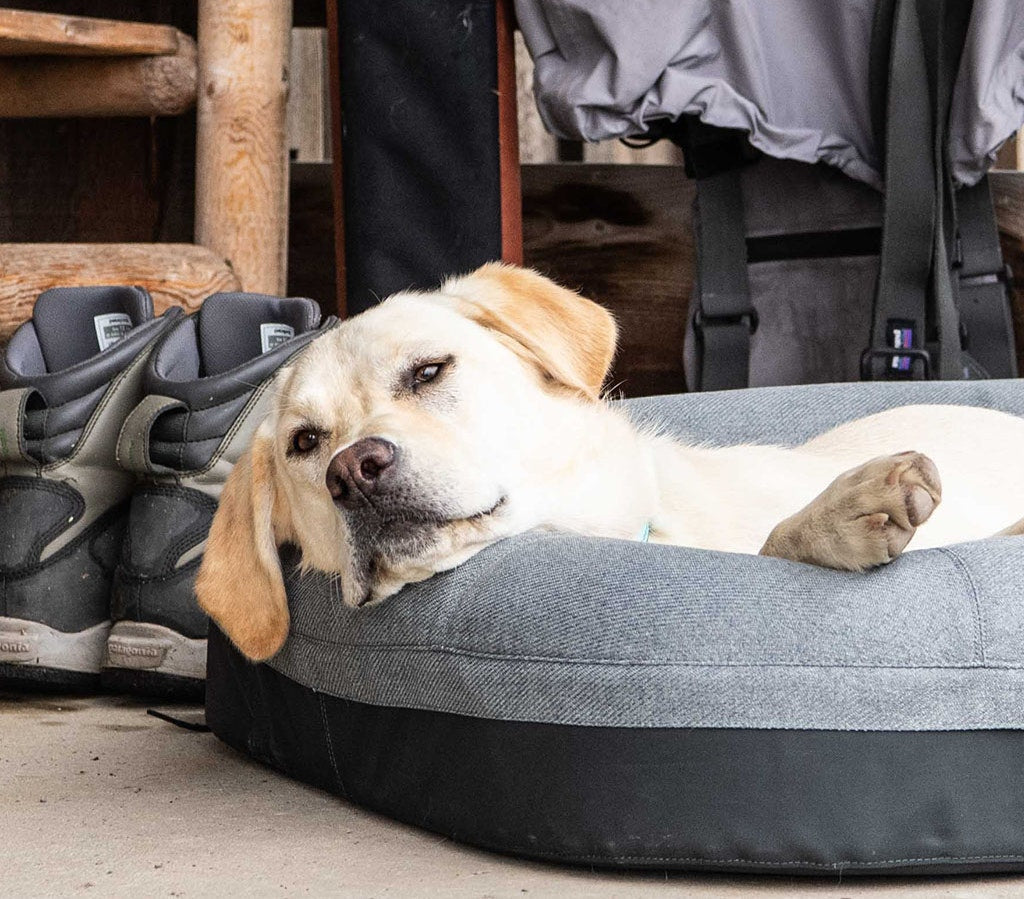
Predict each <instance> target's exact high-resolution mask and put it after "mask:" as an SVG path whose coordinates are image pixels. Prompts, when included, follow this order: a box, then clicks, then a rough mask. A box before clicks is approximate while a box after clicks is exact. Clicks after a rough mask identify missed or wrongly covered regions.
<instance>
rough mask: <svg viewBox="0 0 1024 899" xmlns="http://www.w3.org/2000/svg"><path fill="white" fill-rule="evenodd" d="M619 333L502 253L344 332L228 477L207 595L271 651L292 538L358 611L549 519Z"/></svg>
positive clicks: (252, 648)
mask: <svg viewBox="0 0 1024 899" xmlns="http://www.w3.org/2000/svg"><path fill="white" fill-rule="evenodd" d="M615 335H616V332H615V324H614V322H613V320H612V318H611V316H610V315H609V314H608V313H607V312H606V311H605V310H604V309H602V308H601V307H600V306H598V305H597V304H596V303H592V302H590V301H589V300H586V299H584V298H582V297H580V296H578V295H577V294H575V293H572V292H571V291H568V290H565V289H564V288H561V287H559V286H558V285H556V284H554V283H553V282H551V281H549V280H548V279H546V278H544V277H542V276H540V275H538V274H536V273H535V272H531V271H527V270H524V269H519V268H513V267H510V266H505V265H498V264H491V265H486V266H484V267H483V268H481V269H479V270H478V271H476V272H474V273H473V274H470V275H467V276H464V277H460V278H455V279H453V280H450V281H448V282H447V283H446V284H444V285H443V286H442V287H441V289H440V290H439V291H437V292H434V293H401V294H397V295H395V296H393V297H391V298H390V299H388V300H386V301H385V302H384V303H382V304H381V305H379V306H377V307H376V308H374V309H372V310H370V311H368V312H365V313H363V314H362V315H359V316H356V317H355V318H353V319H350V320H348V321H346V322H345V323H343V324H342V325H341V326H340V327H338V328H337V329H335V330H334V331H331V332H329V333H328V334H326V335H325V336H324V337H322V338H321V339H320V340H318V341H317V342H316V343H314V344H313V345H312V346H310V347H309V349H307V350H306V351H305V352H304V353H303V354H302V356H301V357H300V358H299V359H298V361H297V362H296V363H295V364H294V365H293V366H292V367H291V368H290V369H289V370H288V371H287V372H285V373H284V374H283V376H282V379H281V384H280V390H279V392H278V395H277V397H276V399H275V402H274V408H273V411H272V412H271V413H270V414H269V415H268V417H267V419H266V420H265V421H264V423H263V424H262V426H261V427H260V429H259V430H258V432H257V434H256V436H255V438H254V440H253V443H252V446H251V447H250V449H249V451H248V452H247V453H246V455H245V456H244V457H243V458H242V460H241V461H240V462H239V463H238V465H237V466H236V467H235V469H234V471H233V472H232V473H231V476H230V477H229V478H228V481H227V484H226V485H225V487H224V492H223V495H222V497H221V501H220V507H219V509H218V511H217V515H216V517H215V518H214V522H213V527H212V528H211V530H210V536H209V541H208V543H207V548H206V552H205V557H204V560H203V564H202V567H201V569H200V572H199V576H198V579H197V582H196V593H197V595H198V597H199V601H200V604H201V605H202V607H203V608H204V609H205V610H206V612H207V613H208V614H209V615H210V616H211V617H212V618H213V619H214V620H215V621H216V622H217V623H218V624H219V625H220V627H221V628H222V629H223V630H224V631H225V632H226V633H227V635H228V636H229V637H230V638H231V639H232V640H233V641H234V643H235V644H236V645H237V646H238V648H239V649H240V650H241V651H242V652H243V653H245V655H247V656H249V657H250V658H253V659H264V658H268V657H269V656H271V655H273V654H274V653H275V652H277V650H278V649H280V647H281V645H282V643H283V642H284V640H285V637H286V636H287V633H288V622H289V619H288V606H287V602H286V598H285V590H284V584H283V580H282V575H281V569H280V565H279V562H278V551H277V550H278V546H279V545H281V544H282V543H286V542H289V543H294V544H296V545H297V546H298V547H299V548H300V549H301V550H302V557H303V565H304V566H305V567H308V568H316V569H320V570H322V571H326V572H332V573H336V574H338V575H339V576H340V580H341V594H342V596H343V598H344V601H345V602H346V603H348V604H350V605H354V606H360V605H364V604H367V603H372V602H376V601H379V600H382V599H385V598H386V597H388V596H390V595H392V594H393V593H395V592H397V591H398V590H399V589H400V588H401V587H402V586H404V585H405V584H407V583H411V582H413V581H418V580H423V579H424V578H427V577H430V576H431V575H432V574H434V573H436V572H438V571H443V570H446V569H448V568H452V567H454V566H455V565H458V564H459V563H460V562H462V561H464V560H465V559H467V558H469V556H471V555H473V554H474V553H475V552H477V551H478V550H480V549H481V548H483V547H484V546H486V545H488V544H490V543H493V542H494V541H496V540H498V539H500V538H502V537H505V536H509V535H511V534H515V533H520V532H522V531H525V530H528V529H529V528H531V527H534V526H536V525H537V524H539V523H541V521H542V519H543V515H544V512H543V506H544V496H545V490H547V489H549V486H550V485H552V484H554V483H557V481H558V479H559V477H560V476H561V474H562V473H560V471H559V466H560V465H562V464H564V460H565V459H566V458H567V453H566V452H565V450H566V447H564V446H562V445H560V441H559V439H558V438H556V436H555V434H556V433H557V432H558V431H559V427H558V425H559V422H560V421H563V420H564V419H565V416H566V415H568V414H569V413H570V412H571V410H572V408H573V407H579V405H580V404H581V403H583V404H589V403H594V402H596V401H597V400H598V398H599V393H600V390H601V386H602V384H603V382H604V379H605V377H606V375H607V372H608V368H609V366H610V364H611V361H612V357H613V355H614V350H615ZM570 417H571V416H570Z"/></svg>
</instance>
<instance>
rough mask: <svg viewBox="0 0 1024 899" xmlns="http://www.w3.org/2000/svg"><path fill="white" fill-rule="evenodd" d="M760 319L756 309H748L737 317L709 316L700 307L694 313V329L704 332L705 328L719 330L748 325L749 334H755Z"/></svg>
mask: <svg viewBox="0 0 1024 899" xmlns="http://www.w3.org/2000/svg"><path fill="white" fill-rule="evenodd" d="M759 323H760V319H759V318H758V316H757V310H756V309H748V310H747V311H746V312H740V313H738V314H736V315H709V314H708V313H706V312H705V311H704V310H703V309H701V308H700V307H699V306H698V307H697V309H696V311H695V312H694V313H693V327H694V330H696V331H703V330H704V328H705V327H712V328H719V327H724V326H729V325H746V328H747V332H748V333H750V334H753V333H754V332H756V331H757V326H758V324H759Z"/></svg>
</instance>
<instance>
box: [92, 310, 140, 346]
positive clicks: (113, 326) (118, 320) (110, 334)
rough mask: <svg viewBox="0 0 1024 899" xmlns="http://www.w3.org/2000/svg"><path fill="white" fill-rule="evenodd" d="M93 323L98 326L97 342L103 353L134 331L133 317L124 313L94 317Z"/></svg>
mask: <svg viewBox="0 0 1024 899" xmlns="http://www.w3.org/2000/svg"><path fill="white" fill-rule="evenodd" d="M92 323H93V325H95V326H96V342H97V343H98V344H99V345H100V352H101V353H102V352H103V351H104V350H109V349H110V348H111V347H112V346H113V345H114V344H115V343H120V342H121V341H122V340H124V338H125V337H126V336H127V334H128V332H129V331H130V330H131V329H132V317H131V316H130V315H125V313H123V312H108V313H107V314H106V315H96V316H93V320H92Z"/></svg>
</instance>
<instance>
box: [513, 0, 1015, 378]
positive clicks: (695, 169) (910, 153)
mask: <svg viewBox="0 0 1024 899" xmlns="http://www.w3.org/2000/svg"><path fill="white" fill-rule="evenodd" d="M516 6H517V12H518V14H519V21H520V25H521V27H522V29H523V32H524V36H525V37H526V39H527V44H528V46H529V47H530V49H531V52H532V53H533V56H534V62H535V66H536V69H535V76H536V89H537V99H538V103H539V106H540V110H541V113H542V116H543V117H544V118H545V121H546V123H547V124H548V126H549V127H550V128H551V129H552V130H553V131H555V133H557V134H559V135H561V136H564V137H583V138H585V139H591V140H593V139H604V138H608V137H612V136H625V137H636V136H643V137H644V138H645V139H648V140H653V139H659V138H668V139H670V140H673V141H674V142H676V143H678V144H679V145H680V146H682V148H683V151H684V157H685V160H686V164H687V169H688V172H689V174H690V175H691V177H693V178H695V179H696V184H697V203H696V205H697V208H696V210H695V213H696V214H695V216H694V221H695V226H696V230H697V241H696V245H697V255H698V262H697V265H698V272H697V276H698V277H697V282H696V289H695V295H694V296H693V297H692V298H691V302H690V311H691V318H690V325H689V329H688V334H687V338H686V345H685V350H684V358H685V365H686V373H687V384H688V386H689V388H690V389H691V390H710V389H723V388H732V387H745V386H762V385H772V384H795V383H816V382H828V381H851V380H859V379H865V380H877V379H896V380H904V379H906V380H923V379H935V378H941V379H953V380H957V379H963V378H984V377H997V378H998V377H1015V376H1016V361H1015V354H1014V342H1013V333H1012V323H1011V319H1010V311H1009V294H1008V287H1009V280H1008V277H1007V273H1006V271H1005V268H1004V265H1003V261H1002V258H1001V253H1000V249H999V242H998V233H997V230H996V226H995V218H994V213H993V209H992V200H991V195H990V191H989V187H988V184H987V179H986V177H985V175H984V172H985V170H986V169H987V167H988V165H989V163H990V161H991V157H992V155H994V149H995V147H997V146H998V144H999V143H1001V141H1002V139H1003V138H1005V137H1008V136H1009V135H1010V134H1011V133H1012V132H1013V130H1014V129H1015V128H1016V127H1018V126H1019V125H1020V123H1021V120H1022V119H1024V103H1021V102H1019V101H1018V99H1017V98H1018V97H1019V96H1021V95H1022V92H1021V90H1020V87H1021V85H1020V83H1019V82H1020V81H1021V80H1022V78H1024V76H1021V75H1019V74H1018V73H1017V69H1018V68H1019V67H1015V64H1014V59H1015V57H1014V56H1013V53H1012V48H1013V46H1014V45H1015V42H1018V39H1019V40H1020V41H1024V17H1021V16H1020V15H1019V11H1017V10H1016V9H1015V5H1014V3H1013V2H1010V0H992V2H990V3H987V4H985V5H981V4H979V5H978V9H977V10H975V9H974V8H973V4H972V3H971V2H970V0H842V2H837V0H796V2H791V3H787V4H778V5H775V4H770V5H766V4H763V3H758V2H755V0H734V2H732V3H729V4H716V3H714V2H705V0H698V2H695V3H693V4H679V3H678V2H674V0H673V2H669V0H656V2H655V3H654V4H653V5H652V7H651V8H650V9H648V10H647V14H646V15H645V16H644V17H641V18H637V17H636V16H626V15H624V13H623V8H624V7H623V6H622V5H617V4H612V3H603V2H599V3H595V4H591V5H588V6H587V7H586V11H585V14H584V12H583V8H582V7H580V6H579V5H578V4H573V3H569V2H566V0H517V4H516ZM997 38H998V39H997ZM658 54H660V55H658ZM951 135H952V138H951V137H950V136H951ZM754 147H757V148H759V149H754ZM825 163H827V165H826V164H825ZM957 184H959V185H969V186H960V187H956V185H957ZM883 187H884V190H883Z"/></svg>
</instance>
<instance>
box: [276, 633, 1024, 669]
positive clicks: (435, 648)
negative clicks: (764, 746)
mask: <svg viewBox="0 0 1024 899" xmlns="http://www.w3.org/2000/svg"><path fill="white" fill-rule="evenodd" d="M291 639H293V640H303V641H305V642H307V643H313V644H316V645H317V646H324V647H331V648H337V649H346V650H353V649H354V650H357V651H371V652H372V651H378V650H379V651H381V652H402V651H408V652H418V653H439V654H445V655H458V656H468V657H470V658H478V659H488V660H497V661H505V662H543V663H549V664H556V665H606V666H609V667H628V666H631V665H635V666H637V667H645V668H850V669H858V670H876V671H900V670H911V671H918V670H919V671H964V670H967V671H970V670H978V671H1019V670H1021V668H1022V666H1020V665H980V664H976V663H975V664H969V665H892V664H885V665H883V664H877V665H874V664H862V665H858V664H854V663H849V662H837V661H833V662H684V661H675V660H671V659H666V660H654V659H601V658H585V657H584V658H566V657H563V656H530V655H512V654H506V653H491V652H483V651H481V650H474V649H460V648H459V647H455V646H443V645H437V644H434V645H427V644H418V643H408V644H406V643H374V644H365V643H335V642H332V641H329V640H323V639H320V638H319V637H314V636H311V635H309V634H302V633H297V632H294V631H293V632H292V637H291Z"/></svg>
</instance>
